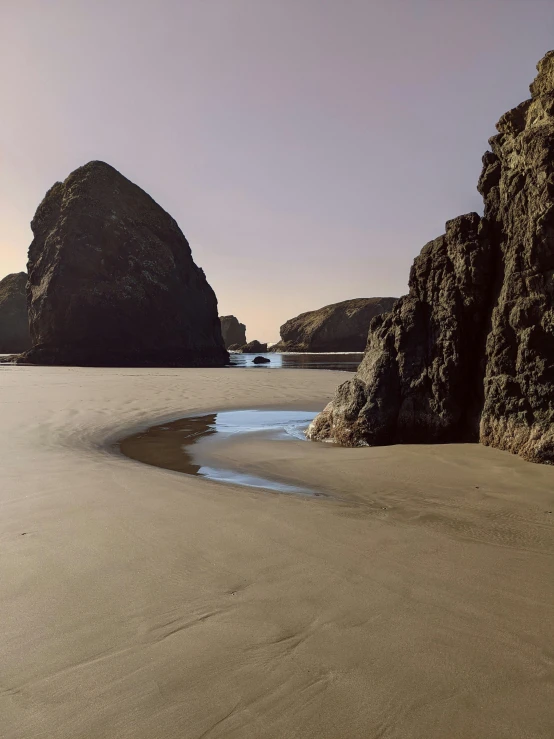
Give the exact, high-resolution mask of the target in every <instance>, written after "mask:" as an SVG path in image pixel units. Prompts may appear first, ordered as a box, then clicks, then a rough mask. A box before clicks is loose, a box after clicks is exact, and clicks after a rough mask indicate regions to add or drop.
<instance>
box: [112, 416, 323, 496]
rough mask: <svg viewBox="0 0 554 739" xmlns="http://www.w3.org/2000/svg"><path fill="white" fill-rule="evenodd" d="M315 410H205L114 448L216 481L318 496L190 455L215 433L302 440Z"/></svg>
mask: <svg viewBox="0 0 554 739" xmlns="http://www.w3.org/2000/svg"><path fill="white" fill-rule="evenodd" d="M315 415H316V414H315V413H314V412H312V411H267V410H242V411H223V412H220V413H209V414H206V415H204V416H197V417H194V418H182V419H180V420H178V421H173V422H171V423H165V424H160V425H158V426H153V427H152V428H150V429H148V430H146V431H142V432H140V433H138V434H133V436H129V437H128V438H126V439H124V440H123V441H121V442H120V443H119V450H120V451H121V452H122V454H124V455H125V456H127V457H130V458H131V459H134V460H136V461H138V462H143V463H145V464H150V465H154V466H155V467H163V468H164V469H168V470H173V471H174V472H183V473H185V474H187V475H199V476H200V477H206V478H208V479H210V480H218V481H219V482H227V483H233V484H235V485H244V486H246V487H254V488H263V489H265V490H274V491H277V492H281V493H297V494H301V495H319V493H317V492H315V491H313V490H309V489H308V488H303V487H298V486H295V485H288V484H286V483H282V482H279V481H276V480H269V479H266V478H263V477H257V476H255V475H250V474H246V473H243V472H240V471H239V470H230V469H223V468H221V467H218V466H216V465H215V464H213V465H212V464H199V463H198V462H197V461H196V455H195V451H196V449H198V446H199V444H200V443H201V442H203V441H205V440H206V439H208V438H209V437H213V436H214V435H216V434H219V435H220V436H221V437H222V438H224V437H225V436H228V437H229V436H234V437H236V436H241V437H244V439H245V442H246V443H248V439H249V438H251V435H252V434H263V435H264V438H266V439H268V438H270V439H273V440H275V441H279V440H289V441H291V440H296V441H305V436H304V430H305V429H306V428H307V426H308V424H309V423H310V421H311V420H312V419H313V418H314V416H315ZM195 447H196V449H195Z"/></svg>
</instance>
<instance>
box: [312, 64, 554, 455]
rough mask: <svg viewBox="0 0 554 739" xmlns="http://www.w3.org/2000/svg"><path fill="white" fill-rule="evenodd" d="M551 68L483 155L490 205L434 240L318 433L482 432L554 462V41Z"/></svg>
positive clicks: (479, 435)
mask: <svg viewBox="0 0 554 739" xmlns="http://www.w3.org/2000/svg"><path fill="white" fill-rule="evenodd" d="M538 71H539V74H538V77H537V79H536V80H535V82H534V83H533V84H532V86H531V93H532V99H531V100H529V101H526V102H525V103H522V104H521V105H519V106H518V107H517V108H515V109H514V110H512V111H509V112H508V113H506V114H505V115H504V116H502V118H501V119H500V121H499V122H498V124H497V129H498V131H499V134H498V135H497V136H495V137H493V138H492V139H491V140H490V144H491V149H492V151H489V152H487V153H486V154H485V156H484V157H483V172H482V174H481V178H480V180H479V191H480V192H481V194H482V195H483V198H484V201H485V211H484V217H483V218H482V219H480V218H479V216H477V214H469V215H467V216H462V217H461V218H457V219H455V220H453V221H450V222H449V223H448V224H447V228H446V234H445V236H442V237H440V238H439V239H436V240H435V241H433V242H431V243H430V244H427V246H425V247H424V249H423V250H422V252H421V254H420V255H419V256H418V257H417V259H416V260H415V262H414V265H413V267H412V271H411V274H410V291H409V294H408V295H407V296H405V297H403V298H401V299H400V300H399V301H398V303H397V304H396V305H395V307H394V310H393V311H392V313H391V314H389V315H388V316H384V317H382V318H377V319H375V320H374V321H373V322H372V324H371V328H370V335H369V341H368V349H367V352H366V355H365V357H364V360H363V362H362V364H361V365H360V368H359V370H358V373H357V375H356V376H355V377H354V378H353V379H352V380H350V381H348V382H346V383H344V384H343V385H341V386H340V387H339V389H338V390H337V393H336V395H335V398H334V400H333V401H332V402H331V403H330V404H329V405H328V406H327V407H326V409H325V410H324V411H323V412H322V413H321V414H320V415H319V416H318V417H317V418H316V419H315V421H314V422H313V423H312V425H311V426H310V429H309V430H308V436H309V437H310V438H312V439H333V440H335V441H337V442H338V443H341V444H345V445H349V446H352V445H361V444H370V445H373V444H389V443H394V442H402V441H409V442H433V441H461V440H472V439H475V440H477V439H479V440H480V441H481V442H482V443H484V444H489V445H491V446H495V447H498V448H500V449H506V450H508V451H511V452H514V453H517V454H520V455H521V456H522V457H524V458H525V459H529V460H531V461H536V462H548V463H553V462H554V279H553V275H554V52H550V53H549V54H547V56H546V57H545V58H544V59H543V60H542V61H541V62H540V63H539V65H538Z"/></svg>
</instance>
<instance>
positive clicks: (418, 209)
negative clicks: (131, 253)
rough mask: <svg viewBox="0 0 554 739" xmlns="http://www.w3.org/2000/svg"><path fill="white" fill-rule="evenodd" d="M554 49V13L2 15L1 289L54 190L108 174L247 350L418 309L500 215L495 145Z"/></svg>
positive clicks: (247, 5) (67, 2) (490, 8)
mask: <svg viewBox="0 0 554 739" xmlns="http://www.w3.org/2000/svg"><path fill="white" fill-rule="evenodd" d="M551 48H554V1H553V0H364V1H362V0H148V1H147V0H1V1H0V70H1V72H0V100H1V101H2V114H1V115H0V142H1V144H0V146H1V150H0V155H1V160H0V277H1V276H3V275H4V274H6V273H8V272H13V271H18V270H22V269H24V268H25V263H26V255H27V248H28V245H29V243H30V240H31V231H30V228H29V222H30V220H31V218H32V216H33V214H34V212H35V210H36V207H37V205H38V204H39V202H40V201H41V199H42V198H43V196H44V194H45V192H46V190H47V189H48V188H49V187H50V186H51V185H52V184H53V183H54V182H55V181H56V180H62V179H64V178H65V177H66V176H67V175H68V174H69V172H70V171H72V170H73V169H75V168H76V167H78V166H79V165H81V164H84V163H85V162H87V161H89V160H91V159H103V160H105V161H107V162H109V163H110V164H112V165H113V166H115V167H116V168H117V169H119V170H120V171H121V172H122V173H123V174H124V175H125V176H127V177H129V178H130V179H131V180H133V181H134V182H136V183H137V184H138V185H140V186H141V187H142V188H144V189H145V190H146V191H147V192H149V193H150V194H151V195H152V197H154V198H155V199H156V200H157V202H158V203H160V205H162V206H163V207H164V208H165V209H166V210H168V211H169V212H170V213H171V215H173V216H174V217H175V218H176V220H177V221H178V223H179V225H180V226H181V228H182V230H183V232H184V233H185V235H186V236H187V238H188V239H189V241H190V243H191V246H192V250H193V255H194V258H195V261H196V262H197V264H199V265H200V266H201V267H203V268H204V270H205V272H206V274H207V277H208V280H209V281H210V283H211V285H212V287H213V288H214V290H215V291H216V294H217V296H218V299H219V307H220V313H221V314H227V313H233V314H235V315H236V316H237V317H238V318H239V319H240V320H241V321H243V322H245V323H246V326H247V334H248V338H249V339H254V338H257V339H260V340H267V341H275V340H277V339H278V330H279V326H280V324H281V323H283V322H284V321H285V320H286V319H288V318H291V317H292V316H294V315H296V314H298V313H300V312H302V311H305V310H311V309H314V308H318V307H320V306H322V305H325V304H327V303H332V302H336V301H339V300H345V299H347V298H355V297H370V296H377V295H379V296H383V295H401V294H403V293H404V292H405V291H406V285H407V279H408V272H409V268H410V265H411V262H412V260H413V258H414V257H415V256H416V254H417V253H418V252H419V251H420V249H421V247H422V246H423V245H424V243H425V242H426V241H428V240H429V239H431V238H434V237H436V236H438V235H439V234H440V233H442V231H443V227H444V222H445V221H446V220H448V219H449V218H453V217H455V216H457V215H459V214H461V213H465V212H467V211H470V210H480V208H481V202H480V198H479V196H478V194H477V192H476V189H475V186H476V183H477V178H478V175H479V172H480V167H481V156H482V154H483V152H484V151H485V150H486V149H487V139H488V138H489V137H490V136H491V135H493V134H494V133H495V130H494V124H495V122H496V121H497V120H498V118H499V117H500V115H501V114H502V113H504V111H506V110H508V109H509V108H511V107H513V106H514V105H516V104H517V103H519V102H521V101H522V100H524V99H525V98H526V97H528V85H529V83H530V82H531V80H532V79H533V77H534V75H535V65H536V63H537V61H538V60H539V58H540V57H542V56H543V55H544V53H545V52H546V51H548V50H549V49H551Z"/></svg>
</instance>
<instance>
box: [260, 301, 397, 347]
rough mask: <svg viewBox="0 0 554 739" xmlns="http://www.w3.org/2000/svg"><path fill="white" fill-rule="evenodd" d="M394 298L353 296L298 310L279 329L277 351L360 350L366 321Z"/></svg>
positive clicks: (365, 338) (367, 322)
mask: <svg viewBox="0 0 554 739" xmlns="http://www.w3.org/2000/svg"><path fill="white" fill-rule="evenodd" d="M395 301H396V298H355V299H353V300H343V301H342V303H333V304H332V305H326V306H324V307H323V308H318V309H317V310H312V311H308V312H307V313H301V314H300V315H299V316H296V317H295V318H291V319H290V320H288V321H287V322H286V323H284V324H283V325H282V326H281V328H280V333H281V340H280V341H279V342H278V343H277V344H275V345H274V346H272V347H271V351H274V352H275V351H277V352H279V351H280V352H363V351H364V349H365V348H366V344H367V332H368V331H369V324H370V323H371V321H372V319H373V318H375V316H378V315H380V314H381V313H386V312H387V311H390V310H391V308H392V306H393V305H394V303H395Z"/></svg>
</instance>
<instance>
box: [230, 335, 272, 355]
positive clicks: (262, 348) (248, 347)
mask: <svg viewBox="0 0 554 739" xmlns="http://www.w3.org/2000/svg"><path fill="white" fill-rule="evenodd" d="M236 351H237V352H239V353H240V354H258V353H260V352H262V353H263V352H267V344H262V343H261V342H259V341H257V340H256V339H254V341H249V342H248V344H243V346H241V347H239V348H238V349H237V350H236Z"/></svg>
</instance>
